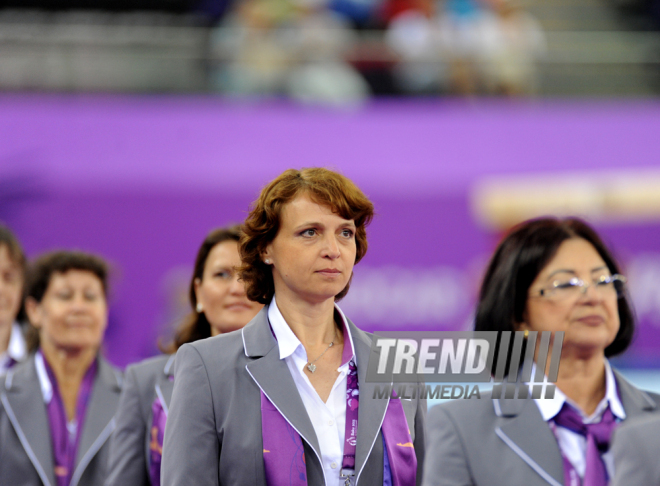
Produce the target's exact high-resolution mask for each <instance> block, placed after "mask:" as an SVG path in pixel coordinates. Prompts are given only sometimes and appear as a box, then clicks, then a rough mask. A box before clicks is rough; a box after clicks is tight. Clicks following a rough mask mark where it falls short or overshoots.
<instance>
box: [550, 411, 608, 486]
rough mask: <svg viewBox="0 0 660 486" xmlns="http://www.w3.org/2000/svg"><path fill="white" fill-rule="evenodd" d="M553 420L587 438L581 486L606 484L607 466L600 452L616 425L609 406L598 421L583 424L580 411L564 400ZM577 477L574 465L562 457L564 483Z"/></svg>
mask: <svg viewBox="0 0 660 486" xmlns="http://www.w3.org/2000/svg"><path fill="white" fill-rule="evenodd" d="M553 421H554V423H555V424H556V425H558V426H560V427H564V428H566V429H568V430H571V431H573V432H575V433H576V434H580V435H582V436H583V437H585V438H586V440H587V453H586V469H585V472H584V479H583V480H582V486H607V484H608V475H607V468H606V467H605V463H604V462H603V459H602V457H601V454H604V453H605V452H607V451H608V450H609V446H610V438H611V437H612V432H613V431H614V429H615V428H616V426H617V422H616V419H615V417H614V414H613V413H612V411H611V410H610V408H609V406H608V407H607V409H606V410H605V412H603V416H602V417H601V420H600V422H598V423H595V424H585V423H584V422H583V421H582V416H581V415H580V413H579V412H578V411H577V410H575V409H574V408H573V407H571V406H570V405H569V404H568V403H566V402H565V403H564V405H563V406H562V409H561V410H560V411H559V413H558V414H557V415H556V416H555V417H554V419H553ZM577 477H578V474H577V471H575V468H574V466H573V465H572V464H571V462H570V461H568V460H567V459H566V458H565V457H564V479H565V481H566V484H567V485H571V484H573V483H575V482H576V481H577V480H576V478H577Z"/></svg>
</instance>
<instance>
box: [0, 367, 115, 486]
mask: <svg viewBox="0 0 660 486" xmlns="http://www.w3.org/2000/svg"><path fill="white" fill-rule="evenodd" d="M98 366H99V367H98V372H97V375H96V378H95V380H94V385H93V388H92V395H91V397H90V401H89V404H88V406H87V416H86V417H85V422H84V425H83V430H82V436H81V438H80V445H79V447H78V453H77V457H76V468H75V470H74V473H73V477H72V479H71V486H98V485H100V484H103V481H104V480H105V476H106V473H107V462H108V456H109V452H110V447H109V441H108V439H109V437H110V435H111V434H112V430H113V429H114V427H115V421H114V418H113V417H114V414H115V411H116V410H117V404H118V403H119V394H120V392H121V386H122V375H121V373H120V372H119V371H118V370H116V369H115V368H114V367H112V366H111V365H110V364H109V363H108V362H107V361H106V360H105V359H103V358H102V357H99V358H98ZM0 402H1V406H0V485H2V486H10V485H11V486H21V485H24V486H37V485H43V486H56V485H57V482H56V480H55V471H54V467H55V466H54V460H53V443H52V439H51V434H50V424H49V422H48V414H47V411H46V405H45V404H44V399H43V395H42V393H41V386H40V385H39V378H38V376H37V370H36V366H35V364H34V356H31V357H30V358H29V359H28V360H27V361H25V362H23V363H21V364H20V365H16V367H14V368H12V369H11V370H10V371H9V373H8V374H7V375H6V377H5V379H4V381H3V383H2V384H0Z"/></svg>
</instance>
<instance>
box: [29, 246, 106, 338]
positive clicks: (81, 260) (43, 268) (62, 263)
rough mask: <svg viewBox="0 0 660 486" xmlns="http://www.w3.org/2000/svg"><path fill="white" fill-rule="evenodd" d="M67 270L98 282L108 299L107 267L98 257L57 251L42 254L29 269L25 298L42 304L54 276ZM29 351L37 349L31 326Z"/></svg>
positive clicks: (79, 252)
mask: <svg viewBox="0 0 660 486" xmlns="http://www.w3.org/2000/svg"><path fill="white" fill-rule="evenodd" d="M69 270H83V271H86V272H90V273H91V274H93V275H94V276H95V277H96V278H98V279H99V281H100V282H101V286H102V288H103V295H104V298H105V299H106V300H107V298H108V273H109V269H108V263H107V262H106V261H105V260H104V259H103V258H101V257H100V256H98V255H94V254H92V253H85V252H82V251H69V250H59V251H52V252H49V253H44V254H43V255H41V256H39V257H38V258H37V259H35V260H34V261H33V262H32V264H31V265H30V266H29V270H28V274H27V282H26V284H25V288H26V292H25V293H26V296H27V297H29V298H31V299H34V300H35V301H37V302H41V301H42V300H43V298H44V295H45V293H46V291H47V290H48V287H49V286H50V283H51V281H52V278H53V275H55V274H57V273H67V272H68V271H69ZM25 340H26V341H27V347H28V349H29V350H30V351H35V350H36V349H37V348H39V344H40V340H39V331H38V330H37V329H36V328H35V327H34V326H32V325H30V326H29V327H28V329H27V333H26V336H25Z"/></svg>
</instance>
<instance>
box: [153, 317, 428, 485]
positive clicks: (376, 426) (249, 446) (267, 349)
mask: <svg viewBox="0 0 660 486" xmlns="http://www.w3.org/2000/svg"><path fill="white" fill-rule="evenodd" d="M348 325H349V329H350V333H351V336H352V337H353V344H354V346H355V350H354V352H355V355H356V358H357V364H358V382H359V386H360V408H359V412H358V440H357V449H356V455H355V467H356V469H355V474H356V476H355V478H356V481H357V484H359V485H360V486H363V485H378V486H382V484H383V441H382V434H381V430H380V426H381V422H382V420H383V417H384V415H385V411H386V408H387V404H388V400H386V399H374V398H373V395H374V387H375V384H373V383H368V382H366V381H365V378H366V372H367V362H368V360H369V352H370V347H371V337H370V335H368V334H367V333H365V332H363V331H360V330H359V329H358V328H357V327H355V325H354V324H353V323H352V322H350V321H349V322H348ZM381 386H382V385H381ZM260 390H263V391H264V393H265V394H266V395H267V396H268V397H269V399H270V400H271V401H272V402H273V404H274V405H275V406H276V407H277V408H278V409H279V410H280V411H281V413H282V414H283V415H284V417H285V418H286V420H287V421H288V422H289V423H290V424H291V425H292V426H293V427H294V429H295V430H297V431H298V432H299V433H300V435H301V436H302V438H303V448H304V452H305V463H306V468H307V483H308V484H309V486H317V485H322V484H324V477H323V470H322V468H321V461H320V457H321V452H320V448H319V444H318V440H317V438H316V434H315V432H314V428H313V426H312V423H311V421H310V419H309V416H308V415H307V411H306V409H305V406H304V404H303V402H302V399H301V398H300V395H299V394H298V390H297V388H296V385H295V383H294V381H293V378H292V377H291V373H290V372H289V368H288V367H287V364H286V362H285V361H284V360H281V359H280V357H279V348H278V346H277V342H276V341H275V338H274V337H273V334H272V332H271V330H270V326H269V323H268V306H266V307H264V308H263V309H262V310H261V311H260V312H259V314H257V316H256V317H255V318H254V319H253V320H252V321H251V322H250V323H249V324H248V325H247V326H246V327H244V328H243V329H242V330H239V331H234V332H231V333H228V334H223V335H220V336H216V337H213V338H209V339H204V340H201V341H196V342H194V343H192V344H186V345H184V346H182V347H181V348H180V349H179V351H178V353H177V357H176V379H175V380H174V393H173V395H172V402H171V405H170V410H169V416H168V420H167V427H166V430H165V445H164V447H163V463H162V468H161V481H162V484H163V486H182V485H191V484H195V485H204V486H218V485H240V486H243V485H250V486H252V485H264V486H265V485H266V478H265V474H264V462H263V441H262V436H261V400H260V396H261V393H260ZM401 403H402V405H403V409H404V412H405V414H406V419H407V421H408V425H409V427H410V433H411V435H412V438H413V444H414V446H415V452H416V454H417V461H418V472H417V483H418V484H419V483H420V482H421V471H422V467H423V464H424V461H423V458H424V425H425V418H426V400H419V399H412V400H402V402H401ZM410 486H412V485H410Z"/></svg>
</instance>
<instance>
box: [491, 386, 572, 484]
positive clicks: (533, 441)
mask: <svg viewBox="0 0 660 486" xmlns="http://www.w3.org/2000/svg"><path fill="white" fill-rule="evenodd" d="M493 406H494V407H495V411H496V414H497V415H498V416H500V417H501V418H500V419H499V420H498V422H499V425H498V426H497V427H496V429H495V433H496V434H497V435H498V436H499V437H500V439H502V441H503V442H504V443H505V444H506V445H507V446H508V447H510V448H511V449H512V450H513V452H515V453H516V454H517V455H518V456H520V458H521V459H522V460H523V461H525V462H526V463H527V465H529V466H530V467H531V468H532V469H533V470H534V471H535V472H536V473H537V474H539V475H540V476H541V477H542V478H543V479H544V480H545V481H546V482H548V483H549V484H552V485H553V486H561V485H563V484H564V465H563V462H562V458H561V453H560V452H559V447H558V446H557V440H556V439H555V436H554V435H553V433H552V431H551V430H550V427H548V424H547V423H546V422H545V421H544V420H543V417H542V416H541V412H539V410H538V407H537V406H536V403H534V401H533V400H531V399H511V400H497V399H496V400H493Z"/></svg>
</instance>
